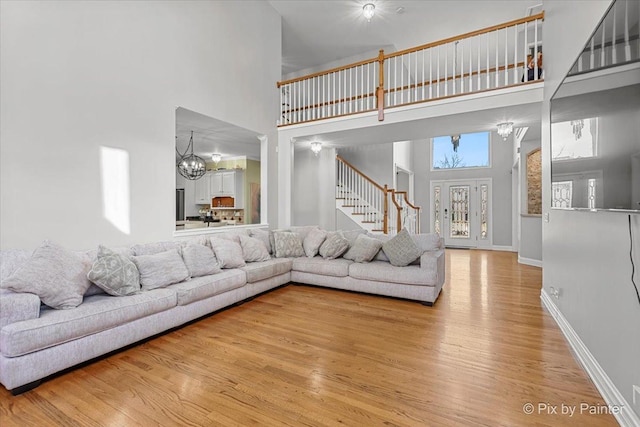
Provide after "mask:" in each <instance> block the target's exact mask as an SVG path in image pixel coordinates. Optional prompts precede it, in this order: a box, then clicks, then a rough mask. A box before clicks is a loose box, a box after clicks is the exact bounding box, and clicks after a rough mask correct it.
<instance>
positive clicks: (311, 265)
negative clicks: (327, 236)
mask: <svg viewBox="0 0 640 427" xmlns="http://www.w3.org/2000/svg"><path fill="white" fill-rule="evenodd" d="M351 264H353V261H349V260H348V259H344V258H339V259H324V258H322V257H319V256H317V257H313V258H307V257H303V258H295V259H294V260H293V265H292V266H291V269H292V270H295V271H301V272H304V273H314V274H319V275H322V276H333V277H346V276H348V275H349V266H350V265H351Z"/></svg>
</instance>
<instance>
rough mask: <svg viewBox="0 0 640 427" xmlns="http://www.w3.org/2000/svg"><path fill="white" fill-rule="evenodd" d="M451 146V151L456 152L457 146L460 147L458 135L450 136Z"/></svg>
mask: <svg viewBox="0 0 640 427" xmlns="http://www.w3.org/2000/svg"><path fill="white" fill-rule="evenodd" d="M451 145H453V151H454V152H456V153H457V152H458V146H459V145H460V135H459V134H458V135H451Z"/></svg>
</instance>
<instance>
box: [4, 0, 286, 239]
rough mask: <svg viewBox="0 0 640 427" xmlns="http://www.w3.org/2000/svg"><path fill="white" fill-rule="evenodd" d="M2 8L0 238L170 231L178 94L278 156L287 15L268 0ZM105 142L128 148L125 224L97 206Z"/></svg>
mask: <svg viewBox="0 0 640 427" xmlns="http://www.w3.org/2000/svg"><path fill="white" fill-rule="evenodd" d="M0 12H1V13H0V19H1V20H0V75H1V82H0V97H1V98H0V110H1V113H0V119H1V120H0V133H1V136H2V138H1V143H0V158H1V159H0V162H1V163H0V165H1V169H2V171H1V180H0V181H1V182H0V192H1V195H2V206H1V210H0V213H1V215H0V247H2V248H8V247H22V248H33V247H35V246H36V245H38V244H39V243H40V242H41V241H42V240H43V239H44V238H51V239H53V240H56V241H58V242H60V243H61V244H64V245H66V246H68V247H71V248H77V249H82V248H87V247H94V246H95V245H96V244H98V243H103V244H107V245H122V244H127V243H133V242H145V241H154V240H160V239H170V238H172V236H173V231H174V227H175V225H174V212H175V209H174V200H175V173H174V168H175V165H174V158H175V153H174V143H175V140H174V135H175V108H176V107H177V106H182V107H185V108H189V109H191V110H194V111H197V112H200V113H202V114H205V115H208V116H211V117H215V118H217V119H220V120H223V121H227V122H230V123H233V124H235V125H238V126H241V127H244V128H247V129H250V130H252V131H255V132H257V133H260V134H266V135H267V136H268V137H269V139H270V141H269V144H270V149H271V151H270V154H274V156H273V159H274V160H271V159H270V161H269V166H270V168H271V170H275V169H276V165H277V163H275V162H276V160H275V157H276V156H275V147H276V145H277V134H276V129H275V123H276V119H277V115H278V112H277V104H278V96H277V89H276V87H275V82H276V81H277V80H278V78H279V76H280V72H281V71H280V70H281V56H282V55H281V26H280V16H279V15H278V14H277V13H276V12H275V10H274V9H272V8H271V7H270V6H269V4H268V3H267V2H262V1H253V2H248V1H243V2H201V1H144V2H140V1H110V2H106V1H105V2H80V1H73V2H68V1H42V2H4V1H3V2H1V3H0ZM101 147H113V148H119V149H122V150H123V153H125V156H126V155H128V159H129V193H130V197H129V199H130V212H129V213H128V215H127V214H126V212H125V217H126V219H127V220H128V221H129V222H130V233H129V234H127V233H123V232H121V231H119V230H118V229H117V228H116V227H114V226H113V225H112V224H111V223H110V222H109V221H107V220H106V219H105V218H104V215H103V207H102V189H101V178H100V157H99V156H100V154H99V153H100V148H101ZM270 175H271V174H270ZM275 177H276V175H275V173H274V174H273V175H272V176H271V179H270V180H269V185H270V186H273V189H272V190H271V191H269V193H268V194H269V201H270V202H273V201H274V198H276V199H275V200H277V191H276V189H275V181H274V179H273V178H275ZM274 205H275V203H270V206H269V214H270V217H271V218H274V217H275V215H276V214H277V211H276V210H275V209H276V207H275V206H274ZM18 224H28V226H25V227H19V226H18Z"/></svg>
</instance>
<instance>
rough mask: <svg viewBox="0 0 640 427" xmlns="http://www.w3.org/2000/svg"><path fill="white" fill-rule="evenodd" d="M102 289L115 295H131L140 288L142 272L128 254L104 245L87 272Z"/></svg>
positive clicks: (90, 278) (99, 247)
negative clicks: (139, 271) (125, 254)
mask: <svg viewBox="0 0 640 427" xmlns="http://www.w3.org/2000/svg"><path fill="white" fill-rule="evenodd" d="M87 278H88V279H89V280H91V281H92V282H93V283H94V284H95V285H96V286H98V287H99V288H100V289H102V290H103V291H105V292H106V293H108V294H109V295H113V296H116V297H118V296H123V295H130V294H133V293H135V292H138V291H139V290H140V273H138V268H137V267H136V265H135V264H134V263H133V262H132V261H131V260H130V259H129V258H128V257H126V256H124V255H122V254H119V253H117V252H115V251H112V250H111V249H109V248H106V247H104V246H102V245H100V246H98V257H97V259H96V260H95V261H94V263H93V265H92V266H91V270H90V271H89V273H88V274H87Z"/></svg>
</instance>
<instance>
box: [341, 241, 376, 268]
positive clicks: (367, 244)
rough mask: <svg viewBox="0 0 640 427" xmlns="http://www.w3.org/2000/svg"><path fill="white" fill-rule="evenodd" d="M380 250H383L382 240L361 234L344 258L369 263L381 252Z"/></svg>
mask: <svg viewBox="0 0 640 427" xmlns="http://www.w3.org/2000/svg"><path fill="white" fill-rule="evenodd" d="M380 248H382V242H381V241H380V240H378V239H374V238H373V237H367V236H366V235H364V234H360V235H359V236H358V237H357V238H356V241H355V242H354V244H353V245H352V246H351V247H350V248H349V250H348V251H347V253H345V254H344V255H343V257H344V259H350V260H351V261H355V262H369V261H371V260H372V259H373V258H374V257H375V256H376V254H377V253H378V252H380Z"/></svg>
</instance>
